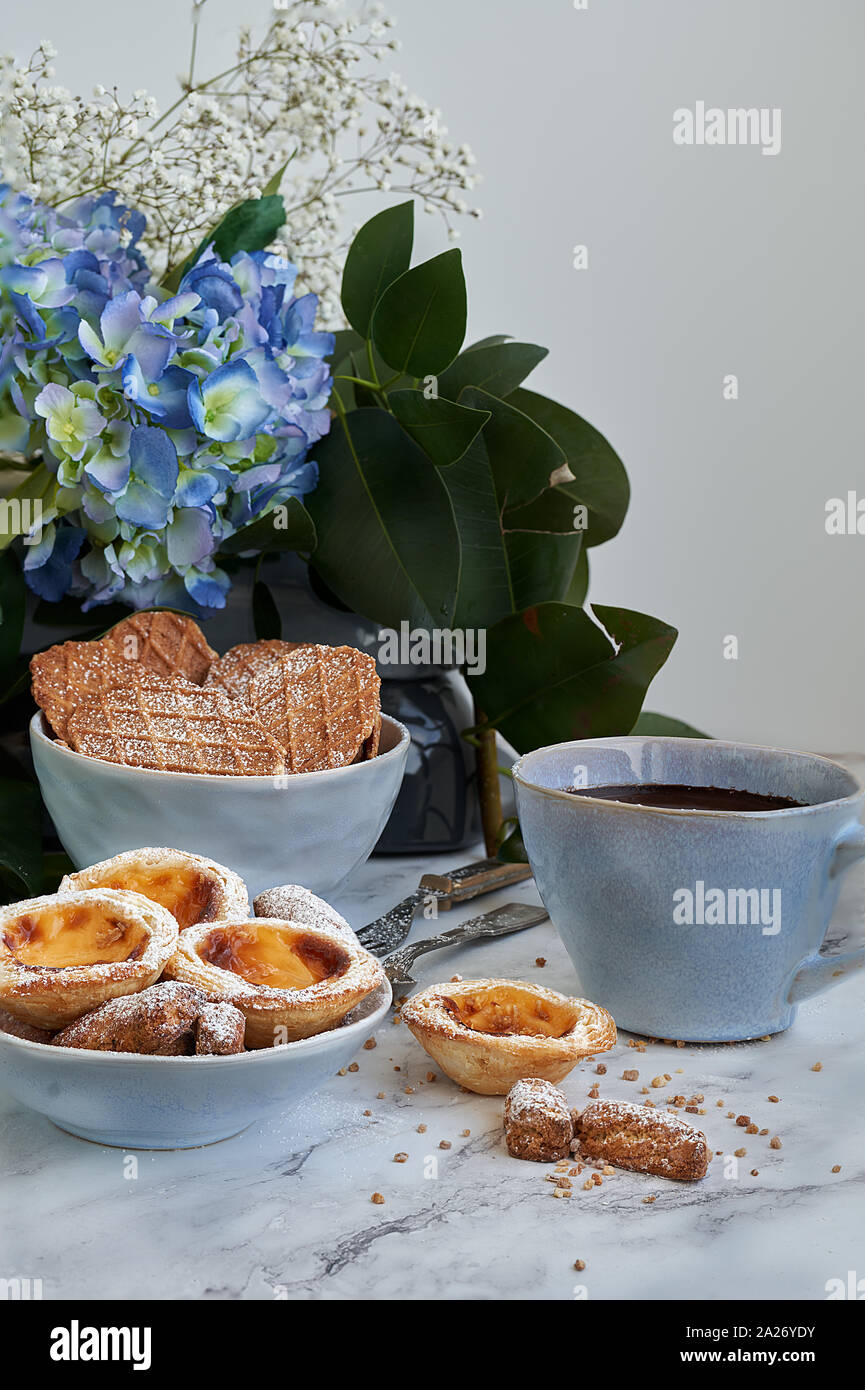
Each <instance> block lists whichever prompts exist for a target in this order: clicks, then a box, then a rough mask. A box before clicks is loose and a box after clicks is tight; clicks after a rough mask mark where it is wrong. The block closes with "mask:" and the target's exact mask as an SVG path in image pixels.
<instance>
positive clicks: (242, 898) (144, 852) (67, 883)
mask: <svg viewBox="0 0 865 1390" xmlns="http://www.w3.org/2000/svg"><path fill="white" fill-rule="evenodd" d="M82 888H117V889H121V890H124V891H128V892H133V893H143V895H144V897H145V898H150V899H151V901H152V902H155V903H159V904H160V905H161V906H162V907H167V908H168V911H169V912H170V913H171V915H172V917H174V918H176V920H177V925H178V927H180V928H181V930H182V929H183V928H184V927H192V926H194V925H195V923H196V922H219V921H223V920H225V919H226V918H234V917H237V918H244V917H248V916H249V895H248V893H247V891H246V884H245V883H244V882H243V879H242V878H240V877H239V876H238V875H237V874H236V873H233V872H232V870H231V869H226V867H225V865H224V864H217V863H216V862H215V861H214V860H213V859H204V858H203V857H202V856H201V855H200V854H190V853H189V852H188V851H187V850H183V849H130V850H126V851H125V852H124V853H123V854H115V855H114V857H113V858H112V859H103V860H102V862H101V863H99V864H91V866H90V868H89V869H79V870H78V872H77V873H75V874H67V875H66V877H65V878H64V879H63V880H62V881H61V884H60V892H61V893H64V892H77V891H78V890H79V889H82Z"/></svg>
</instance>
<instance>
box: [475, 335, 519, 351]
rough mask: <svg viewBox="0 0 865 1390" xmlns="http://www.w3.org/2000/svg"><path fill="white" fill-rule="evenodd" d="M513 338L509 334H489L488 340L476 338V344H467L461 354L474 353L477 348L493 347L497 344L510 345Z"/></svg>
mask: <svg viewBox="0 0 865 1390" xmlns="http://www.w3.org/2000/svg"><path fill="white" fill-rule="evenodd" d="M511 342H513V338H512V337H511V335H510V333H491V334H490V336H489V337H488V338H478V340H477V342H476V343H469V345H468V347H467V348H463V352H476V351H477V349H478V348H486V347H493V346H494V345H497V344H499V343H511Z"/></svg>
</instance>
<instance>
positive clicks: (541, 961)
mask: <svg viewBox="0 0 865 1390" xmlns="http://www.w3.org/2000/svg"><path fill="white" fill-rule="evenodd" d="M546 963H547V958H546V956H538V957H536V959H535V965H537V966H539V967H541V968H543V966H545V965H546Z"/></svg>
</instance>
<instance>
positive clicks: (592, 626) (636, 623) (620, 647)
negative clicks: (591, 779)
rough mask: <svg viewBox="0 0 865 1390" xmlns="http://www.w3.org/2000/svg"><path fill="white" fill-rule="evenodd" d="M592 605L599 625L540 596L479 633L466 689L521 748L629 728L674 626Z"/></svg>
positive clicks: (580, 611)
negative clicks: (476, 665) (481, 667)
mask: <svg viewBox="0 0 865 1390" xmlns="http://www.w3.org/2000/svg"><path fill="white" fill-rule="evenodd" d="M594 611H595V614H596V616H597V618H598V619H599V621H600V622H601V623H603V625H604V628H605V629H606V632H604V631H602V629H601V628H600V627H598V626H597V624H596V623H594V622H593V621H592V619H591V618H590V617H589V615H588V613H586V611H585V610H584V609H581V608H572V607H569V606H568V605H567V604H562V603H544V604H539V605H538V606H537V607H535V608H530V609H528V610H526V611H525V612H523V613H518V614H514V615H513V616H512V617H508V618H505V619H503V621H502V622H500V623H497V624H496V626H495V627H494V628H492V629H491V631H490V632H489V633H488V634H487V667H486V671H485V672H484V674H483V675H482V676H473V677H472V678H471V682H470V684H471V688H472V692H473V694H474V697H475V701H476V704H477V707H478V709H479V710H480V712H481V713H482V714H484V715H486V717H487V719H488V720H489V722H490V723H491V724H493V725H494V726H495V727H496V728H497V729H500V730H501V732H502V734H503V735H504V737H505V738H506V739H508V741H509V742H510V743H512V744H513V745H514V747H515V748H517V749H518V750H519V751H520V752H521V753H525V752H528V751H529V750H530V749H532V748H540V747H542V746H543V745H544V744H547V743H559V742H561V741H564V740H567V739H578V738H602V737H605V736H608V735H612V734H623V733H627V732H629V731H630V730H631V729H632V728H633V726H634V723H635V721H636V718H637V715H638V714H639V712H640V708H641V706H642V703H643V700H644V699H645V695H646V690H647V689H648V686H649V684H650V682H651V681H652V679H653V678H654V676H655V675H656V674H657V672H658V671H659V670H660V668H661V666H663V664H664V662H665V661H666V659H667V657H668V656H669V654H670V651H671V650H672V647H673V643H674V642H675V640H676V630H675V628H672V627H670V626H668V624H667V623H663V622H661V621H660V620H659V619H657V618H651V617H648V616H647V615H646V614H644V613H634V612H631V611H630V610H628V609H623V608H608V607H601V606H597V605H596V606H595V609H594ZM607 634H609V636H607ZM611 638H612V641H611V640H610V639H611Z"/></svg>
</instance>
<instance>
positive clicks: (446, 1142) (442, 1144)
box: [439, 1139, 453, 1149]
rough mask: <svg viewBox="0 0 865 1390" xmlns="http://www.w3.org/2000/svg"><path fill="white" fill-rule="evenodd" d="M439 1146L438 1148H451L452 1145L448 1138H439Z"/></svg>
mask: <svg viewBox="0 0 865 1390" xmlns="http://www.w3.org/2000/svg"><path fill="white" fill-rule="evenodd" d="M439 1148H440V1149H451V1148H453V1145H452V1144H451V1141H450V1139H440V1140H439Z"/></svg>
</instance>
